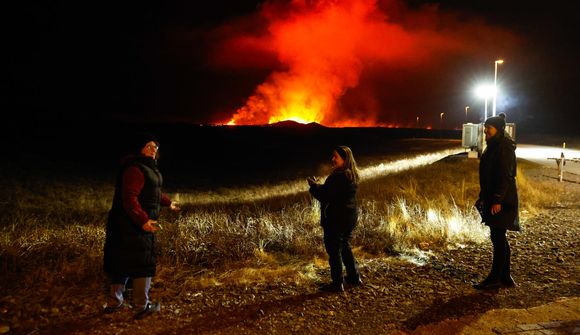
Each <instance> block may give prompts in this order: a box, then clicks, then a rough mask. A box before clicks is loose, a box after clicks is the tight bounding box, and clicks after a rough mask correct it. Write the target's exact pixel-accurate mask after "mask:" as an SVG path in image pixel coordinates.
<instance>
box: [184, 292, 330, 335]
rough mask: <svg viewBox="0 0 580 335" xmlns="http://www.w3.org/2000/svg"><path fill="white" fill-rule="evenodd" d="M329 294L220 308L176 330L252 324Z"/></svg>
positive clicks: (189, 330)
mask: <svg viewBox="0 0 580 335" xmlns="http://www.w3.org/2000/svg"><path fill="white" fill-rule="evenodd" d="M327 294H328V293H324V292H314V293H306V294H301V295H296V296H289V297H285V298H282V299H278V300H269V301H263V302H259V303H255V304H248V305H243V306H239V307H233V308H218V309H216V310H213V311H211V312H209V313H203V314H199V315H197V316H195V317H193V318H190V319H188V322H187V323H186V324H184V325H183V326H182V327H180V328H179V329H176V331H177V334H181V333H183V334H188V333H204V332H209V331H211V332H219V331H220V330H225V329H227V328H229V327H232V326H235V325H240V324H252V323H253V322H254V321H255V320H257V319H259V318H262V317H264V316H267V315H269V314H277V313H279V312H282V311H284V310H288V309H291V308H292V306H299V305H303V304H304V302H305V301H307V300H311V299H317V298H320V297H322V296H324V295H327Z"/></svg>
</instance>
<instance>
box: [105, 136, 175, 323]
mask: <svg viewBox="0 0 580 335" xmlns="http://www.w3.org/2000/svg"><path fill="white" fill-rule="evenodd" d="M133 150H134V152H133V153H132V154H131V155H129V156H127V157H125V158H124V159H123V160H122V162H121V168H120V170H119V174H118V176H117V181H116V186H115V195H114V198H113V205H112V208H111V210H110V211H109V216H108V220H107V228H106V238H105V246H104V270H105V272H106V273H107V274H108V275H109V276H110V278H111V287H110V295H109V301H108V303H107V306H106V307H105V310H104V312H105V313H113V312H116V311H118V310H120V309H121V308H122V307H123V292H124V291H125V286H126V285H127V282H128V280H129V279H132V280H133V302H134V309H135V310H136V311H137V312H136V314H135V318H136V319H142V318H144V317H145V316H147V315H150V314H151V313H154V312H158V311H159V309H160V305H159V303H152V302H151V301H150V300H149V289H150V287H151V279H152V277H153V276H155V272H156V264H157V263H156V255H155V235H154V233H155V231H157V229H158V226H157V219H158V218H159V213H160V209H161V206H168V207H170V208H171V209H172V210H179V208H178V207H177V206H176V204H175V203H173V202H171V200H170V199H169V198H168V197H167V195H165V194H164V193H162V191H161V187H162V184H163V178H162V176H161V173H160V172H159V169H158V168H157V157H158V150H159V142H158V141H157V140H156V139H155V137H153V136H151V135H148V134H139V135H137V136H136V138H135V139H134V143H133Z"/></svg>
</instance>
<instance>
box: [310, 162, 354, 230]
mask: <svg viewBox="0 0 580 335" xmlns="http://www.w3.org/2000/svg"><path fill="white" fill-rule="evenodd" d="M356 191H357V185H356V184H355V183H353V182H352V181H350V180H349V179H348V177H347V176H346V174H345V172H344V171H334V172H333V173H332V174H331V175H330V176H328V178H326V181H325V182H324V184H322V185H312V186H310V193H311V194H312V196H314V198H316V199H317V200H319V201H320V210H321V215H320V223H321V225H322V227H323V228H324V229H331V230H334V229H336V231H344V230H346V229H350V230H352V229H353V228H354V226H355V225H356V222H357V204H356Z"/></svg>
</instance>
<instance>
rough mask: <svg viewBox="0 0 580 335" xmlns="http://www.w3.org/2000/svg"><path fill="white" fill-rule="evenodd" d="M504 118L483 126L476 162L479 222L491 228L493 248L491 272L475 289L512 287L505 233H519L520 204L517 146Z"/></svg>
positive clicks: (513, 282)
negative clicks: (481, 149)
mask: <svg viewBox="0 0 580 335" xmlns="http://www.w3.org/2000/svg"><path fill="white" fill-rule="evenodd" d="M505 125H506V123H505V117H502V116H493V117H490V118H488V119H487V120H486V121H485V123H484V127H485V129H484V133H485V140H486V142H487V148H486V149H485V151H484V152H483V154H482V156H481V160H480V163H479V186H480V193H479V199H478V200H477V202H476V207H477V208H478V210H479V212H480V214H481V217H482V221H483V222H485V224H486V225H488V226H489V228H490V238H491V242H492V245H493V262H492V266H491V271H490V272H489V274H488V275H487V277H486V278H485V279H484V280H483V281H482V282H480V283H477V284H475V285H473V287H474V288H476V289H478V290H485V289H497V288H500V287H514V286H516V283H515V281H514V279H513V278H512V276H511V273H510V256H511V250H510V245H509V243H508V240H507V236H506V233H507V230H513V231H519V230H520V224H519V202H518V192H517V187H516V179H515V178H516V170H517V163H516V155H515V150H516V143H515V142H514V141H513V140H512V139H511V138H510V137H509V135H508V136H506V132H505Z"/></svg>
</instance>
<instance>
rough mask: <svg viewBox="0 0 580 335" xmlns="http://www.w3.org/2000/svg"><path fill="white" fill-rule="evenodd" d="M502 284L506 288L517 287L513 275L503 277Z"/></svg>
mask: <svg viewBox="0 0 580 335" xmlns="http://www.w3.org/2000/svg"><path fill="white" fill-rule="evenodd" d="M501 285H502V286H503V287H505V288H513V287H516V286H517V285H516V282H515V281H514V279H513V278H512V276H509V277H507V278H502V279H501Z"/></svg>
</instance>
